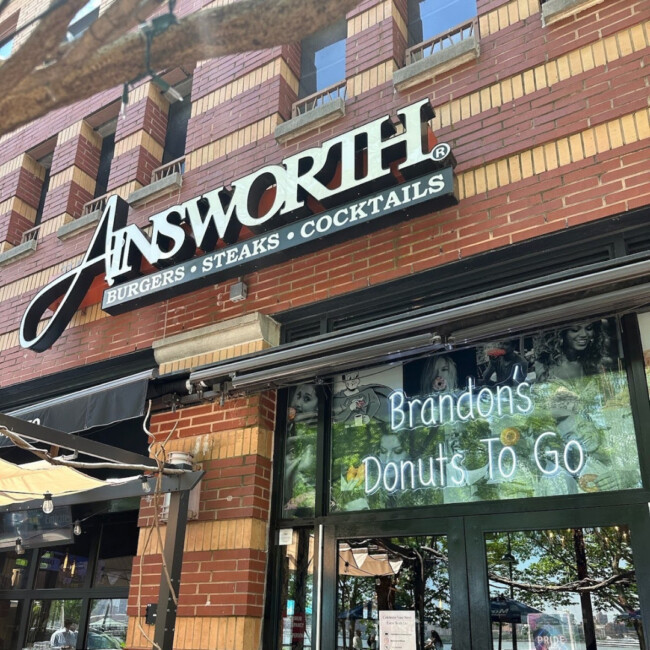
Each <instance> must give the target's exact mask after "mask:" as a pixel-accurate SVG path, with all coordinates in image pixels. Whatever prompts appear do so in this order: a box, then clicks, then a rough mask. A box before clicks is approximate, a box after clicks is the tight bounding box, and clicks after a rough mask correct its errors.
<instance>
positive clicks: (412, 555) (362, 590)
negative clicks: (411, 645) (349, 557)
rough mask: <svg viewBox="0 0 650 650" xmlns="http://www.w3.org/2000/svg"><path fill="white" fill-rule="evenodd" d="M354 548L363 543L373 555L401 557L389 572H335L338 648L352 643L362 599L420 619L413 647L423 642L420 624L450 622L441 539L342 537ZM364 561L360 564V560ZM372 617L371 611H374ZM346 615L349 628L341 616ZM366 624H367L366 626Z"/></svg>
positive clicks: (345, 618)
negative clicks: (411, 612)
mask: <svg viewBox="0 0 650 650" xmlns="http://www.w3.org/2000/svg"><path fill="white" fill-rule="evenodd" d="M346 544H349V545H350V546H351V547H353V548H363V549H365V550H367V552H368V553H369V555H370V556H371V557H372V556H373V555H375V556H376V557H379V556H381V557H384V558H388V560H389V561H392V562H396V561H399V562H401V565H400V566H399V569H398V570H397V571H396V573H395V574H394V575H375V574H374V573H372V572H371V571H368V575H367V576H357V575H342V574H339V599H338V603H339V604H338V616H339V625H340V628H341V634H342V637H343V647H344V648H349V647H351V644H352V638H353V637H354V632H355V629H356V628H357V626H358V625H359V621H358V619H360V618H362V617H363V615H364V612H363V609H364V607H363V606H364V604H366V605H367V604H368V603H373V602H374V603H376V606H377V610H378V611H381V610H414V611H415V612H416V615H417V619H418V621H419V622H420V624H419V626H418V631H417V632H418V647H419V648H422V647H424V641H425V632H426V630H425V623H428V624H430V625H436V626H438V627H441V628H447V627H449V624H450V613H451V612H450V604H451V602H450V594H449V573H448V557H447V543H446V538H444V537H437V536H426V537H393V538H374V539H366V540H363V541H356V542H355V541H350V540H347V541H346ZM364 566H365V565H364ZM374 617H375V618H376V615H375V616H374ZM348 619H349V620H350V625H349V631H346V629H347V626H346V621H347V620H348ZM369 629H371V627H370V624H367V625H366V630H369Z"/></svg>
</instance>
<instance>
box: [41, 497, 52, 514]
mask: <svg viewBox="0 0 650 650" xmlns="http://www.w3.org/2000/svg"><path fill="white" fill-rule="evenodd" d="M43 512H44V513H45V514H46V515H50V514H52V513H53V512H54V501H52V493H51V492H46V493H45V494H44V495H43Z"/></svg>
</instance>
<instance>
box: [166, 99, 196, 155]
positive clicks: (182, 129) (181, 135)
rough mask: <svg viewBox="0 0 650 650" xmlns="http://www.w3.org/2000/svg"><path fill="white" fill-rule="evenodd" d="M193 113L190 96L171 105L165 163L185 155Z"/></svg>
mask: <svg viewBox="0 0 650 650" xmlns="http://www.w3.org/2000/svg"><path fill="white" fill-rule="evenodd" d="M191 113H192V102H191V101H190V99H189V97H185V99H184V100H183V101H182V102H174V103H173V104H170V105H169V113H168V115H167V134H166V136H165V150H164V152H163V160H162V162H163V165H164V164H166V163H168V162H171V161H172V160H176V159H177V158H181V157H182V156H184V155H185V141H186V140H187V124H188V122H189V119H190V114H191Z"/></svg>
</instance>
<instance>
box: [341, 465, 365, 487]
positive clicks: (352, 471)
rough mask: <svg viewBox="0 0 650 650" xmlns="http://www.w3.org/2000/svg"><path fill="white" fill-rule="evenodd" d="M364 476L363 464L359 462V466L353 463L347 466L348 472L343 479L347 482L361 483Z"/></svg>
mask: <svg viewBox="0 0 650 650" xmlns="http://www.w3.org/2000/svg"><path fill="white" fill-rule="evenodd" d="M364 476H365V465H364V464H363V463H361V465H359V467H355V466H354V465H350V467H348V473H347V474H346V475H345V480H346V481H347V482H348V483H351V482H353V481H354V482H355V483H358V484H361V483H362V482H363V479H364Z"/></svg>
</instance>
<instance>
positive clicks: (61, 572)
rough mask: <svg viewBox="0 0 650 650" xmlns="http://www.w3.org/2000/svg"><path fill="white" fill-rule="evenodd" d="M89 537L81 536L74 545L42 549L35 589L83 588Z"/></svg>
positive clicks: (86, 569) (86, 568)
mask: <svg viewBox="0 0 650 650" xmlns="http://www.w3.org/2000/svg"><path fill="white" fill-rule="evenodd" d="M89 550H90V535H87V534H86V535H81V536H79V537H77V538H76V539H75V543H74V544H71V545H69V546H61V547H59V548H55V549H44V550H43V551H41V554H40V556H39V559H38V571H37V573H36V588H37V589H54V588H61V587H69V588H78V587H81V586H83V584H84V581H85V578H86V572H87V571H88V553H89Z"/></svg>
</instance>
